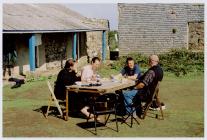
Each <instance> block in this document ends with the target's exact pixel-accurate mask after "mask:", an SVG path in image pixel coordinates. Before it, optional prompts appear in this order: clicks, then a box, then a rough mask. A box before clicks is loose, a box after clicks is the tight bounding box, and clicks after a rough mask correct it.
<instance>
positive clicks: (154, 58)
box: [149, 54, 159, 67]
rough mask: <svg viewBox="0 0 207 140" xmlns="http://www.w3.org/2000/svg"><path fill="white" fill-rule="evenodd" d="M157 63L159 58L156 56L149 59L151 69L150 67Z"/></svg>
mask: <svg viewBox="0 0 207 140" xmlns="http://www.w3.org/2000/svg"><path fill="white" fill-rule="evenodd" d="M158 63H159V57H158V56H157V55H154V54H153V55H151V56H150V57H149V65H150V66H151V67H152V66H155V65H157V64H158Z"/></svg>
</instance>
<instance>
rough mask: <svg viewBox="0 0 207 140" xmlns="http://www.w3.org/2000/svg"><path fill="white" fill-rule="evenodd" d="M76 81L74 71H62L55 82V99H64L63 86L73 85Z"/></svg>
mask: <svg viewBox="0 0 207 140" xmlns="http://www.w3.org/2000/svg"><path fill="white" fill-rule="evenodd" d="M76 81H77V76H76V73H75V71H71V72H69V71H68V70H66V69H62V70H61V71H60V72H59V74H58V76H57V80H56V82H55V89H54V93H55V96H56V98H57V99H60V100H64V99H65V97H66V96H65V86H66V85H67V86H69V85H73V84H74V83H75V82H76Z"/></svg>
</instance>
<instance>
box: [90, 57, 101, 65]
mask: <svg viewBox="0 0 207 140" xmlns="http://www.w3.org/2000/svg"><path fill="white" fill-rule="evenodd" d="M96 60H98V61H101V60H100V58H98V57H94V58H92V60H91V64H92V63H95V62H96Z"/></svg>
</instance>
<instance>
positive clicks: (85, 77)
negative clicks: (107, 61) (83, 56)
mask: <svg viewBox="0 0 207 140" xmlns="http://www.w3.org/2000/svg"><path fill="white" fill-rule="evenodd" d="M81 81H85V82H86V81H87V70H86V69H85V68H83V69H82V71H81Z"/></svg>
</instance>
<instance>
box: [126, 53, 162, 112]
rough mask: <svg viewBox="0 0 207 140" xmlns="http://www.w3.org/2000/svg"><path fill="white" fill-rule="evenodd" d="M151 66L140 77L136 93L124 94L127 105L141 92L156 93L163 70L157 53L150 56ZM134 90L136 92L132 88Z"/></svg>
mask: <svg viewBox="0 0 207 140" xmlns="http://www.w3.org/2000/svg"><path fill="white" fill-rule="evenodd" d="M149 66H150V68H149V69H148V71H147V72H145V73H144V74H143V75H142V76H141V77H140V78H139V81H138V84H137V85H136V86H135V89H136V90H137V92H136V94H131V92H130V91H128V94H127V95H124V97H125V101H127V103H126V105H130V104H132V102H133V99H134V97H135V96H136V95H139V93H143V92H144V93H146V94H147V93H148V91H149V93H154V90H155V87H156V85H157V83H158V81H161V80H162V78H163V70H162V68H161V67H160V65H159V58H158V56H157V55H151V56H150V57H149ZM132 92H133V93H134V90H132ZM140 103H141V102H139V104H140ZM126 108H127V106H126ZM128 108H130V107H128Z"/></svg>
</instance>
